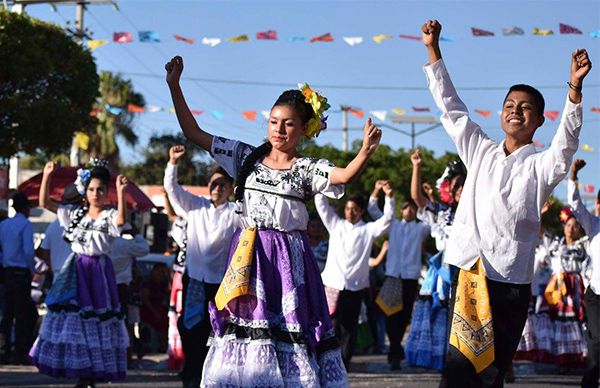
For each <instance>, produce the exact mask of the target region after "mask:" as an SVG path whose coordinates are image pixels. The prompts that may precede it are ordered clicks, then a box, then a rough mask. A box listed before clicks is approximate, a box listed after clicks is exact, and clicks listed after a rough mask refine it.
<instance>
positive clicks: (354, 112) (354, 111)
mask: <svg viewBox="0 0 600 388" xmlns="http://www.w3.org/2000/svg"><path fill="white" fill-rule="evenodd" d="M348 113H350V114H351V115H353V116H355V117H358V118H359V119H362V118H363V117H365V113H364V112H363V111H362V110H360V109H353V108H348Z"/></svg>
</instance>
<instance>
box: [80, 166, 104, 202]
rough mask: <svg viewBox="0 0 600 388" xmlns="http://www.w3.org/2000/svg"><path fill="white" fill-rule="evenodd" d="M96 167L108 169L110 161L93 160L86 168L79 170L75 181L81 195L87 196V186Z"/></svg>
mask: <svg viewBox="0 0 600 388" xmlns="http://www.w3.org/2000/svg"><path fill="white" fill-rule="evenodd" d="M96 167H104V168H108V160H104V159H98V158H91V159H90V161H89V162H88V165H87V167H86V168H80V169H78V170H77V178H76V179H75V187H76V188H77V192H78V193H79V194H81V195H84V194H85V186H86V185H87V184H88V182H89V181H90V178H91V177H92V171H91V170H92V169H94V168H96Z"/></svg>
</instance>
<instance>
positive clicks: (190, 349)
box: [177, 273, 219, 381]
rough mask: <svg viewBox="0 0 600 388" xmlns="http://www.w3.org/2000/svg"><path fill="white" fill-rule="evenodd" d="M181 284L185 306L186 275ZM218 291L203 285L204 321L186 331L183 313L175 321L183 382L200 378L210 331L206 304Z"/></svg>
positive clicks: (211, 286)
mask: <svg viewBox="0 0 600 388" xmlns="http://www.w3.org/2000/svg"><path fill="white" fill-rule="evenodd" d="M182 282H183V290H182V295H183V297H182V305H183V306H185V298H186V293H187V287H188V284H189V283H190V277H189V276H188V275H187V273H184V274H183V279H182ZM218 289H219V284H209V283H204V293H205V296H206V298H205V300H204V319H203V320H202V321H201V322H199V323H198V324H196V325H195V326H194V327H192V328H191V329H187V328H186V327H185V325H184V324H183V314H184V311H182V312H181V316H180V317H179V319H178V320H177V329H178V330H179V336H180V337H181V348H182V350H183V354H184V356H185V363H184V365H183V369H182V371H181V379H182V380H183V381H187V380H190V379H193V378H201V377H202V368H203V367H204V360H205V359H206V355H207V354H208V346H207V345H206V343H207V341H208V337H209V336H210V333H211V330H212V327H211V325H210V318H209V315H208V302H210V301H214V300H215V295H216V294H217V290H218Z"/></svg>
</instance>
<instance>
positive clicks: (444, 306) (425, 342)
mask: <svg viewBox="0 0 600 388" xmlns="http://www.w3.org/2000/svg"><path fill="white" fill-rule="evenodd" d="M455 210H456V209H455V208H453V207H451V206H449V205H446V204H444V203H436V204H432V203H431V202H429V201H427V204H426V205H425V207H424V208H422V209H419V211H418V212H417V218H419V219H420V220H421V221H423V223H424V224H427V225H429V227H430V228H431V236H432V237H433V238H434V239H435V243H436V248H437V249H438V251H439V252H438V253H437V254H436V255H434V256H432V257H431V258H429V260H428V264H429V269H428V270H427V274H426V275H425V279H424V280H423V284H422V285H421V289H420V290H419V298H418V300H417V302H416V304H415V307H414V312H413V315H412V321H411V323H410V331H409V333H408V341H407V344H406V349H407V350H406V356H407V357H406V358H407V361H408V364H409V365H412V366H419V367H422V368H427V369H436V370H442V369H443V367H444V361H445V359H446V353H447V351H448V298H449V296H450V295H449V294H450V284H451V280H452V273H451V272H452V271H451V268H450V266H448V264H445V263H444V248H445V243H446V240H447V239H448V236H449V235H450V230H451V227H452V220H453V219H454V213H455Z"/></svg>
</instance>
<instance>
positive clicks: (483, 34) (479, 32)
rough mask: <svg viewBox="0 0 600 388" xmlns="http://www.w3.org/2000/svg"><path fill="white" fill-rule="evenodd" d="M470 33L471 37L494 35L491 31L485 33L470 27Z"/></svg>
mask: <svg viewBox="0 0 600 388" xmlns="http://www.w3.org/2000/svg"><path fill="white" fill-rule="evenodd" d="M471 32H472V33H473V36H494V33H493V32H491V31H486V30H482V29H480V28H475V27H471Z"/></svg>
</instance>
